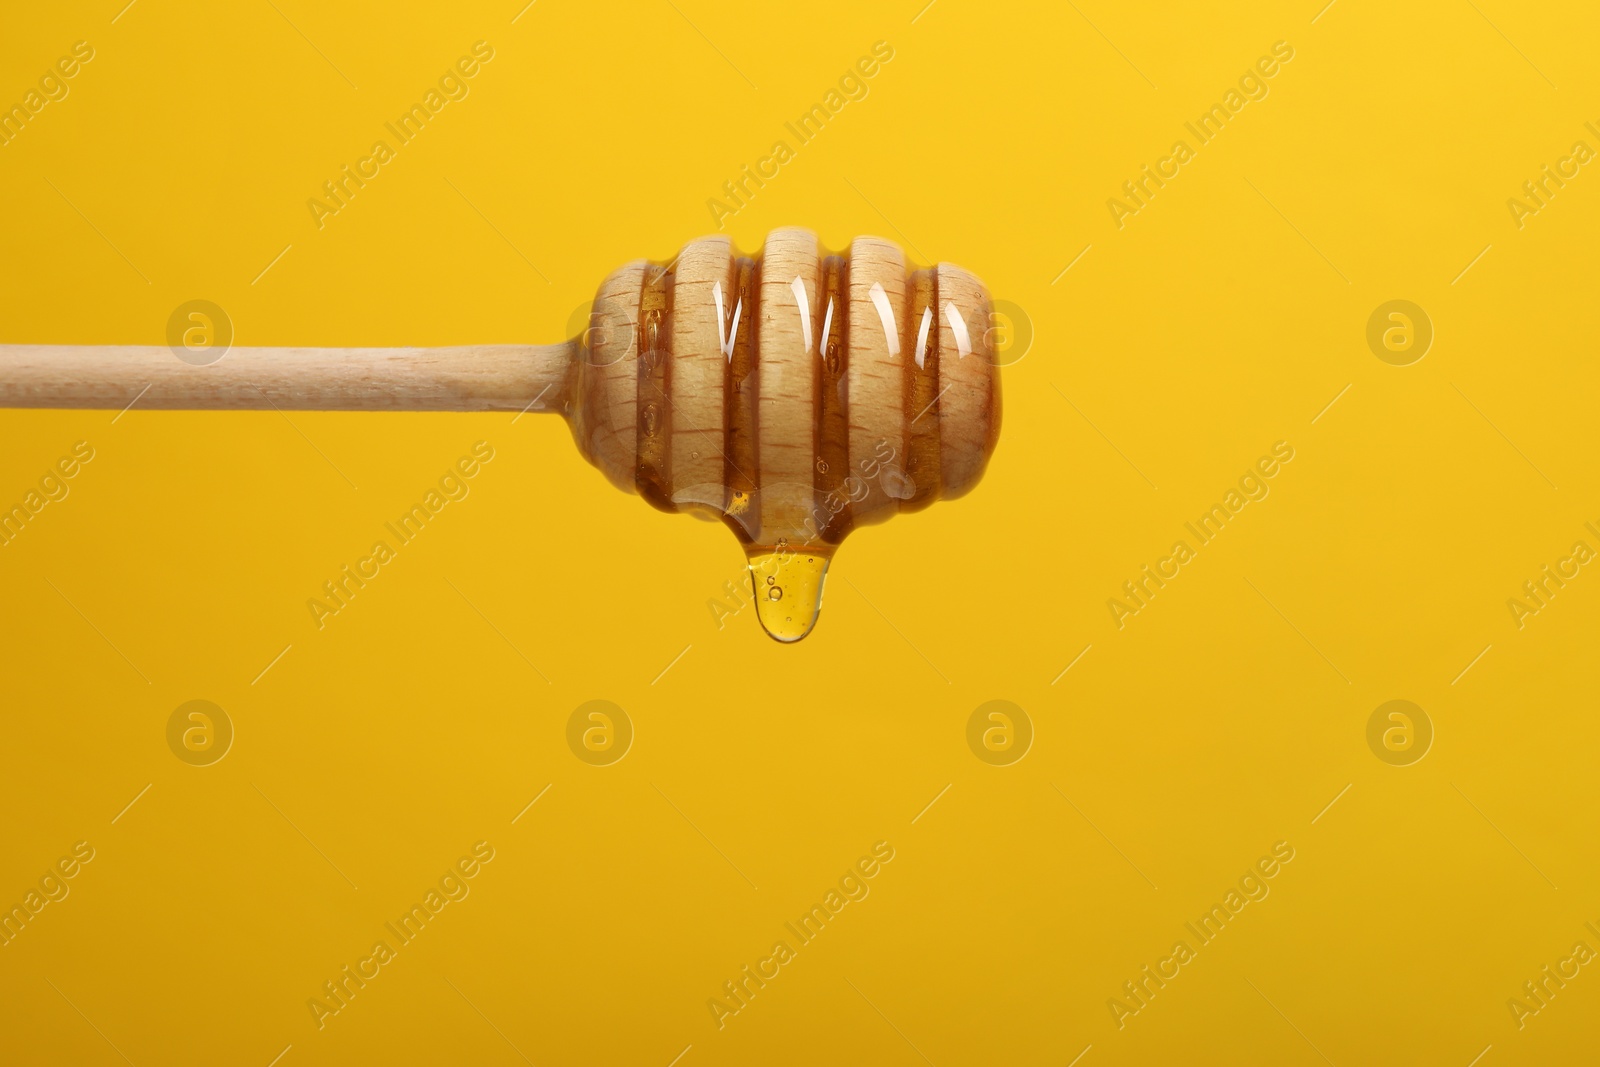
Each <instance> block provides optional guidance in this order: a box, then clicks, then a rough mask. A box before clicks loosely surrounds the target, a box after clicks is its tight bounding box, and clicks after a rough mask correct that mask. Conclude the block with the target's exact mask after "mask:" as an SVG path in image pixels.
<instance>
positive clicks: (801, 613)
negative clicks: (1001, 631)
mask: <svg viewBox="0 0 1600 1067" xmlns="http://www.w3.org/2000/svg"><path fill="white" fill-rule="evenodd" d="M990 311H991V309H990V302H989V296H988V293H987V292H986V291H985V290H984V288H983V285H982V284H981V283H980V282H979V281H978V280H977V279H976V278H974V277H973V276H972V275H971V274H969V273H967V272H966V271H964V270H962V269H961V268H959V267H955V266H952V265H950V264H948V263H941V264H939V265H938V266H937V267H930V268H927V269H922V270H914V271H913V270H910V269H908V267H907V265H906V261H905V257H904V255H903V254H902V253H901V251H900V248H899V246H897V245H895V244H894V243H892V242H890V241H885V240H882V239H880V238H876V237H859V238H857V239H856V240H854V241H852V242H851V244H850V248H849V251H848V252H847V253H844V254H833V253H829V252H827V251H825V250H824V249H822V248H821V247H820V246H819V245H818V243H817V237H816V235H815V234H813V233H811V232H810V231H808V230H803V229H780V230H775V231H773V232H772V233H771V234H770V235H769V236H768V237H767V241H766V246H765V248H763V250H762V252H761V254H760V255H758V256H755V257H747V256H741V255H740V254H739V253H738V252H737V251H735V249H734V248H733V245H732V243H731V242H730V240H729V239H728V238H727V237H725V236H715V237H706V238H702V239H699V240H696V241H692V242H690V243H689V244H687V245H685V246H684V248H683V251H682V252H681V253H680V254H679V255H678V258H677V259H675V260H673V261H672V262H671V263H668V264H657V263H652V262H648V261H645V260H636V261H634V262H632V263H629V264H627V265H626V266H624V267H621V268H620V269H618V270H616V271H614V272H613V273H612V274H611V276H610V277H608V278H607V279H606V280H605V281H604V282H603V283H601V286H600V291H599V293H598V294H597V295H596V297H595V301H594V306H593V310H592V312H591V315H590V326H589V328H588V329H587V330H585V331H584V332H583V333H581V334H580V335H579V336H577V337H575V338H573V339H572V340H570V341H567V342H566V343H564V344H557V345H542V346H541V345H464V346H459V347H450V348H248V347H237V348H231V349H228V350H227V351H226V353H225V355H224V356H223V357H222V358H220V359H218V360H217V361H216V362H212V363H208V364H204V365H196V364H195V363H194V362H191V361H189V360H185V359H179V358H176V356H175V355H174V351H175V350H174V349H169V348H166V347H159V346H149V347H136V346H69V345H0V407H10V408H106V409H112V410H115V409H119V408H123V407H125V406H127V405H128V404H129V403H130V401H132V400H133V399H134V398H135V397H136V396H137V397H138V403H139V405H140V406H141V407H144V408H164V409H179V408H226V409H246V408H267V407H277V408H280V409H285V410H297V409H298V410H316V411H525V410H538V411H557V412H560V413H561V414H562V415H563V416H564V417H565V418H566V420H567V422H568V424H569V425H570V426H571V428H572V436H573V438H574V439H575V440H576V441H577V444H578V450H579V451H580V452H582V453H583V455H584V457H585V458H587V459H588V460H589V462H591V463H593V464H594V465H595V466H596V467H599V468H600V470H601V471H603V472H604V473H605V475H606V477H607V478H609V479H610V480H611V482H612V484H614V485H616V486H617V487H618V488H620V489H623V490H626V491H628V492H634V491H637V492H638V493H639V494H640V495H641V496H643V497H644V498H645V499H646V500H647V501H649V502H650V503H651V504H653V505H654V506H655V507H657V508H660V509H662V510H664V511H689V512H696V513H699V514H701V515H703V516H707V517H713V518H720V519H722V520H723V521H724V522H725V523H726V524H727V525H728V526H729V527H730V528H731V529H732V530H733V532H734V534H735V535H736V536H737V537H738V538H739V541H740V542H741V543H742V544H743V545H744V548H745V553H746V555H747V557H748V559H749V561H750V575H751V586H752V591H753V594H754V596H755V602H756V606H757V614H758V616H759V617H760V619H761V624H762V626H763V627H765V629H766V631H767V632H768V633H769V634H771V635H772V636H773V637H775V638H777V639H778V640H779V641H797V640H799V639H800V638H802V637H804V636H805V635H806V634H807V633H809V632H810V631H811V628H812V626H813V625H814V624H815V622H816V618H817V613H818V610H819V608H820V605H821V597H822V583H823V578H824V575H825V574H826V571H827V567H828V562H829V560H830V559H831V557H832V555H833V551H834V549H835V547H836V546H837V545H838V544H839V542H841V541H842V540H844V538H845V536H846V535H847V534H848V533H849V532H850V531H851V530H852V529H854V528H855V527H857V526H864V525H867V524H870V523H875V522H882V521H883V520H885V519H887V518H889V517H890V516H892V515H894V514H895V513H896V512H899V511H915V510H917V509H919V508H923V507H926V506H927V505H929V504H931V503H933V501H934V500H936V499H938V498H940V497H946V498H953V497H958V496H961V495H962V494H964V493H966V492H967V491H968V490H969V489H971V488H972V487H973V486H974V485H975V484H976V483H977V481H978V479H979V477H980V476H981V475H982V474H983V469H984V466H985V465H986V464H987V462H988V459H989V455H990V453H991V452H993V450H994V446H995V442H996V440H997V438H998V436H999V431H1000V380H999V373H998V368H997V367H996V366H995V363H994V356H995V353H994V351H993V349H992V345H991V340H990V338H991V332H990V329H989V324H990V321H991V317H990Z"/></svg>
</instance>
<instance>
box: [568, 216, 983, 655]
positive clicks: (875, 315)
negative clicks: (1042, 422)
mask: <svg viewBox="0 0 1600 1067" xmlns="http://www.w3.org/2000/svg"><path fill="white" fill-rule="evenodd" d="M990 311H991V308H990V301H989V295H988V293H987V292H986V291H985V289H984V287H983V285H982V284H981V283H980V282H979V281H978V280H977V279H976V278H974V277H973V276H972V275H971V274H969V273H967V272H966V271H964V270H962V269H961V268H959V267H956V266H952V265H950V264H948V263H941V264H939V265H938V266H935V267H928V268H925V269H911V268H909V267H908V266H907V264H906V260H905V256H904V255H903V254H902V252H901V250H900V248H899V246H898V245H896V244H894V243H892V242H890V241H885V240H882V239H880V238H876V237H860V238H857V239H856V240H854V241H852V242H851V244H850V247H849V249H848V250H846V251H845V252H842V253H832V252H829V251H827V250H826V249H823V248H822V247H821V246H820V245H819V244H818V242H817V237H816V235H815V234H813V233H811V232H810V231H808V230H802V229H781V230H775V231H773V232H772V233H771V234H770V235H769V236H768V237H767V240H766V245H765V247H764V248H763V249H762V251H761V252H760V254H758V255H756V256H744V255H741V254H740V253H739V252H738V251H737V250H736V249H735V248H734V247H733V245H732V243H731V242H730V241H729V239H728V238H727V237H724V236H717V237H707V238H702V239H700V240H697V241H693V242H690V243H689V244H688V245H686V246H685V247H684V249H683V251H682V252H680V253H679V255H678V257H677V258H676V259H675V260H673V261H671V262H670V263H666V264H659V263H651V262H647V261H643V260H639V261H636V262H633V263H629V264H628V265H627V266H624V267H622V268H620V269H619V270H617V271H615V272H613V273H612V275H611V276H610V277H609V278H607V279H606V280H605V282H604V283H603V284H602V285H601V286H600V291H599V293H598V295H597V296H596V297H595V302H594V308H593V311H592V313H591V317H590V328H589V329H588V330H587V331H585V333H584V334H583V335H582V336H581V337H580V338H579V347H578V353H577V358H576V359H575V361H574V364H573V374H574V376H575V379H574V380H573V381H572V383H571V388H570V390H569V391H568V392H567V394H566V397H565V405H564V413H565V414H566V416H567V418H568V420H569V422H570V423H571V426H572V432H573V437H574V438H575V439H576V441H577V444H578V448H579V449H580V450H581V451H582V452H583V454H584V456H586V457H587V458H588V459H589V461H590V462H591V463H593V464H594V465H595V466H597V467H599V468H600V469H601V470H602V471H603V472H605V474H606V476H607V477H608V478H610V479H611V481H612V482H613V483H614V484H615V485H617V486H618V487H619V488H621V489H624V490H626V491H629V492H633V491H637V492H638V493H639V494H640V495H641V496H643V497H644V498H645V499H646V500H648V501H649V502H650V503H651V504H653V505H655V506H656V507H658V508H661V509H662V510H665V511H688V512H691V513H696V514H700V515H702V516H705V517H713V518H721V519H722V520H723V521H724V522H726V523H727V525H728V526H729V527H730V528H731V529H732V530H733V532H734V534H735V535H736V536H737V537H738V538H739V540H740V541H741V542H742V543H743V544H744V546H745V551H746V554H747V555H748V557H749V560H750V575H751V583H752V591H753V594H754V596H755V601H756V605H757V613H758V615H759V617H760V619H761V624H762V626H763V627H765V628H766V630H767V632H768V633H769V634H771V635H772V636H773V637H775V638H777V639H778V640H780V641H795V640H799V639H800V638H801V637H804V636H805V635H806V634H807V633H809V632H810V630H811V627H812V626H813V625H814V624H815V622H816V618H817V611H818V608H819V606H820V601H821V592H822V581H823V577H824V574H825V572H826V569H827V566H828V561H829V559H830V558H831V556H832V553H833V550H834V548H835V546H837V545H838V544H839V543H840V542H841V541H843V540H844V538H845V536H846V535H847V534H849V533H850V531H851V530H853V529H854V528H856V527H857V526H864V525H867V524H870V523H876V522H882V521H884V520H885V519H887V518H889V517H890V516H892V515H894V514H895V513H896V512H899V511H915V510H917V509H919V508H923V507H926V506H928V505H929V504H931V503H933V501H934V500H936V499H939V498H941V497H944V498H954V497H958V496H961V495H962V494H963V493H965V492H967V491H968V490H969V489H971V488H972V487H973V486H974V485H975V484H976V483H977V481H978V479H979V477H980V476H981V475H982V474H983V470H984V467H985V465H986V464H987V463H988V460H989V455H990V453H991V452H993V450H994V446H995V442H996V440H997V438H998V436H999V432H1000V380H999V373H998V368H997V367H996V366H995V364H994V362H993V358H994V353H993V351H992V349H991V343H990V331H989V323H990V321H991V320H990Z"/></svg>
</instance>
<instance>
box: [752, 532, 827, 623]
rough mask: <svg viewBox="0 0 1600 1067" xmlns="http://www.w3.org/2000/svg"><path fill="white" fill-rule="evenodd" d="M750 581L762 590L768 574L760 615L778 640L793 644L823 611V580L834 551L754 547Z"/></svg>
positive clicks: (758, 599) (760, 599)
mask: <svg viewBox="0 0 1600 1067" xmlns="http://www.w3.org/2000/svg"><path fill="white" fill-rule="evenodd" d="M747 552H748V553H749V557H750V581H751V587H752V591H754V592H758V593H759V590H760V587H761V586H762V585H763V582H762V581H761V577H760V576H762V575H765V576H766V582H765V584H766V590H767V595H766V596H760V595H757V596H756V598H755V602H756V616H757V617H758V618H759V619H760V620H761V627H762V629H764V630H766V631H767V633H768V634H770V635H771V636H772V637H773V638H774V639H776V640H778V641H782V642H784V643H786V644H787V643H789V642H791V641H798V640H800V639H801V638H802V637H804V636H805V635H806V634H808V633H810V632H811V628H812V627H813V626H815V625H816V624H817V616H818V614H819V613H820V612H821V611H822V583H823V579H824V578H826V577H827V574H828V561H829V559H830V558H831V556H832V553H823V552H818V551H815V550H810V551H806V552H795V551H791V550H789V549H788V548H787V547H786V546H785V547H778V548H771V549H761V548H757V547H755V546H753V545H752V546H750V547H749V548H748V549H747Z"/></svg>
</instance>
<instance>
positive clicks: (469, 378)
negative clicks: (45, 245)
mask: <svg viewBox="0 0 1600 1067" xmlns="http://www.w3.org/2000/svg"><path fill="white" fill-rule="evenodd" d="M577 351H578V342H577V341H576V340H573V341H568V342H566V343H565V344H559V345H463V346H459V347H454V348H232V349H229V350H228V351H227V352H225V353H224V354H223V355H222V356H221V358H220V359H218V360H217V361H216V362H214V363H209V364H205V365H194V364H191V363H189V362H186V361H185V360H184V359H180V358H178V357H177V356H176V355H174V354H173V352H172V350H171V349H168V348H163V347H159V346H142V345H0V407H4V408H106V409H109V410H112V411H116V410H118V409H120V408H124V407H127V406H128V405H129V404H130V403H132V402H134V401H135V400H137V401H138V404H139V406H140V407H142V408H156V409H182V408H221V409H229V410H246V409H252V408H268V409H270V408H279V409H282V410H288V411H293V410H302V411H521V410H523V409H525V408H528V407H529V406H530V405H532V410H536V411H561V410H563V408H564V406H565V405H566V403H567V402H568V400H569V398H570V396H569V394H570V389H571V387H572V382H573V375H572V370H573V361H574V359H575V357H576V354H577ZM201 355H203V352H202V353H201Z"/></svg>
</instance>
